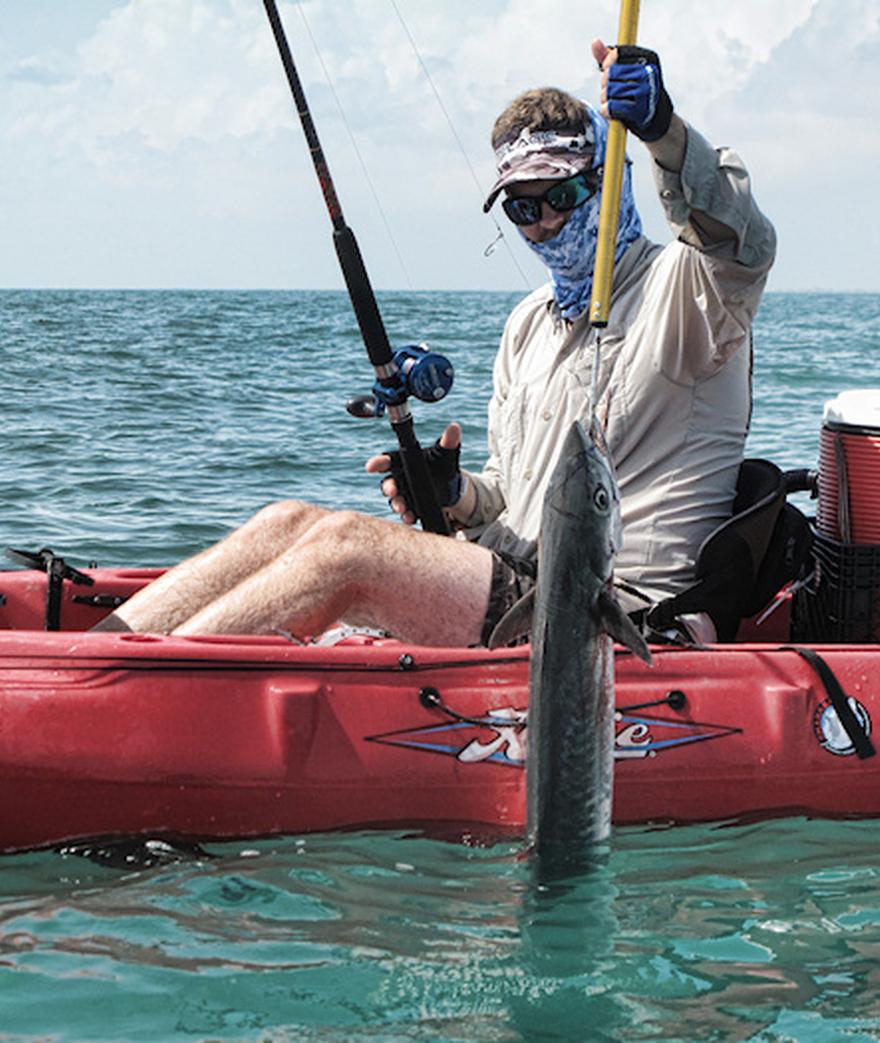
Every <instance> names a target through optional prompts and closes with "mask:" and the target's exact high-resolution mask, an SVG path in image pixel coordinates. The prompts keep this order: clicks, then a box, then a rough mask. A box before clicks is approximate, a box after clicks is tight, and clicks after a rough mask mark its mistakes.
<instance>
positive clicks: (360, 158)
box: [296, 0, 415, 292]
mask: <svg viewBox="0 0 880 1043" xmlns="http://www.w3.org/2000/svg"><path fill="white" fill-rule="evenodd" d="M296 7H297V10H298V11H299V13H300V17H301V18H302V20H303V24H304V25H305V27H306V32H307V33H308V36H309V39H310V40H311V41H312V47H313V48H314V51H315V54H316V55H317V56H318V62H319V63H320V65H321V68H322V69H323V71H324V78H325V79H326V81H327V86H328V87H329V88H330V93H331V94H332V95H333V100H334V101H335V102H336V107H337V109H339V115H340V117H341V118H342V123H343V126H344V127H345V129H346V131H347V133H348V137H349V140H350V141H351V145H352V148H353V149H354V152H355V155H356V156H357V158H358V162H359V163H360V165H361V171H362V172H363V175H364V180H365V181H366V182H367V186H368V187H369V189H370V192H371V193H372V196H373V202H374V203H375V204H376V209H377V210H378V211H379V216H380V217H381V218H382V224H383V225H384V226H385V232H386V234H387V235H388V239H389V240H390V242H391V247H392V249H393V250H394V254H395V256H396V257H397V263H398V264H399V265H400V268H401V271H402V272H403V277H404V279H405V280H406V284H407V287H408V288H409V290H410V291H411V292H415V286H414V285H413V281H412V279H411V278H410V275H409V270H408V269H407V267H406V264H405V263H404V260H403V256H402V255H401V253H400V250H399V249H398V246H397V240H396V239H395V238H394V233H393V232H392V231H391V225H390V223H389V221H388V218H387V217H386V215H385V211H384V210H383V209H382V203H381V202H380V201H379V195H378V193H377V192H376V188H375V186H374V185H373V181H372V179H371V178H370V172H369V170H367V164H366V163H365V162H364V157H363V156H362V155H361V151H360V149H359V148H358V144H357V141H356V140H355V136H354V132H353V131H352V129H351V126H350V125H349V122H348V120H347V119H346V117H345V109H344V108H343V107H342V102H341V101H340V100H339V95H338V94H337V93H336V87H335V86H334V84H333V78H332V76H331V75H330V70H329V69H328V68H327V66H326V65H325V63H324V57H323V55H322V54H321V49H320V47H318V42H317V40H316V39H315V35H314V33H313V32H312V28H311V26H310V25H309V20H308V18H306V12H305V8H304V7H303V5H302V3H301V2H300V0H296Z"/></svg>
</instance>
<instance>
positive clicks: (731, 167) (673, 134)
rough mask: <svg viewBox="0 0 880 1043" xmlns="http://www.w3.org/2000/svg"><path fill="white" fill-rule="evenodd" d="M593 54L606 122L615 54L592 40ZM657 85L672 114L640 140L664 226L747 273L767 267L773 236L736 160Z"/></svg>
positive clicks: (741, 166)
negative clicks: (691, 122) (651, 170)
mask: <svg viewBox="0 0 880 1043" xmlns="http://www.w3.org/2000/svg"><path fill="white" fill-rule="evenodd" d="M592 49H593V56H594V57H595V58H596V60H597V62H598V63H599V65H600V66H601V67H602V69H603V74H602V94H601V112H602V114H603V115H604V116H606V117H607V116H608V115H609V109H608V94H609V87H608V81H609V72H608V70H609V69H610V68H611V67H612V66H613V65H615V64H616V62H617V58H618V52H617V48H609V47H607V46H606V45H605V44H604V43H603V42H602V41H601V40H594V41H593V48H592ZM654 57H655V58H656V56H654ZM658 69H659V62H658ZM660 86H661V90H662V93H663V96H664V98H665V99H666V102H667V103H668V105H669V108H668V110H667V113H671V116H670V118H669V124H668V127H667V128H666V129H665V132H664V133H662V134H661V135H660V136H659V137H657V138H655V139H654V138H651V137H650V135H649V136H648V138H647V139H645V138H643V141H644V145H645V147H646V148H647V150H648V152H649V153H650V155H651V157H652V159H653V160H654V163H655V167H654V176H655V181H656V182H657V188H658V191H659V194H660V201H661V203H662V205H663V208H664V210H665V211H666V218H667V220H668V221H669V224H670V225H671V226H672V228H673V230H674V231H675V233H676V235H677V236H678V238H679V239H681V240H682V241H683V242H685V243H687V244H688V245H690V246H694V247H696V248H697V249H699V250H701V251H703V252H705V253H711V254H712V255H713V256H718V257H721V258H724V257H727V258H730V259H732V260H735V261H737V262H739V263H740V264H744V265H745V266H747V267H750V268H761V269H766V268H769V266H770V264H771V262H772V260H773V256H774V253H775V245H776V240H775V234H774V232H773V227H772V225H771V224H770V222H769V221H768V220H767V219H766V218H765V217H764V215H763V214H762V213H761V212H760V210H759V209H758V207H757V206H756V205H755V202H754V200H753V198H752V195H751V191H750V188H749V178H748V173H747V171H746V169H745V167H744V166H743V164H742V162H741V160H740V159H739V157H738V156H737V155H736V153H735V152H733V151H731V150H730V149H718V150H715V149H712V147H711V146H710V145H709V143H708V142H707V141H705V139H704V138H703V137H702V136H701V135H699V134H697V133H696V131H694V130H693V128H690V127H688V125H687V124H686V123H685V121H684V120H683V119H682V118H681V117H680V116H679V115H678V114H677V113H675V112H672V111H671V102H669V98H668V95H666V93H665V89H662V77H661V80H660ZM612 107H615V106H614V103H613V101H612ZM635 133H638V131H635Z"/></svg>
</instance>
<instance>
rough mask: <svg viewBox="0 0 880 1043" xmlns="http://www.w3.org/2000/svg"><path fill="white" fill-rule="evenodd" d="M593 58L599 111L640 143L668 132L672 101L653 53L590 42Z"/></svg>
mask: <svg viewBox="0 0 880 1043" xmlns="http://www.w3.org/2000/svg"><path fill="white" fill-rule="evenodd" d="M592 50H593V57H594V58H595V59H596V61H597V62H598V63H599V67H600V68H601V69H602V70H603V73H602V96H601V108H600V111H601V113H602V115H603V116H605V117H606V118H608V119H615V120H620V122H621V123H622V124H623V125H624V126H625V127H626V129H627V130H629V131H631V132H632V133H633V134H635V136H636V137H637V138H641V140H642V141H646V142H651V141H658V140H659V139H660V138H662V137H663V136H664V135H665V134H666V132H667V131H668V130H669V124H670V121H671V120H672V100H671V99H670V97H669V95H668V94H667V93H666V88H665V87H664V86H663V72H662V70H661V68H660V59H659V57H658V56H657V53H656V51H649V50H648V49H647V48H645V47H629V46H619V47H612V48H608V47H606V46H605V44H604V43H603V42H602V41H601V40H594V41H593V48H592Z"/></svg>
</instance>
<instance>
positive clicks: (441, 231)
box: [0, 0, 880, 291]
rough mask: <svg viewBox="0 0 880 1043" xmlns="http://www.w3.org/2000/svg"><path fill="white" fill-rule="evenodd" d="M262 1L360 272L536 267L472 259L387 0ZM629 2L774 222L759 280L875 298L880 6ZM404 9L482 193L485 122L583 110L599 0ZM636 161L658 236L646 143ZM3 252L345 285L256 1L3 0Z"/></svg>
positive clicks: (474, 274) (16, 277)
mask: <svg viewBox="0 0 880 1043" xmlns="http://www.w3.org/2000/svg"><path fill="white" fill-rule="evenodd" d="M279 6H280V8H281V12H282V17H283V19H284V21H285V24H286V26H287V28H288V34H289V37H290V40H291V44H292V46H293V49H294V53H295V55H296V57H297V60H298V63H299V65H300V73H301V76H302V78H303V81H304V84H305V86H306V90H307V92H308V94H309V97H310V101H311V104H312V107H313V111H314V115H315V119H316V122H317V125H318V130H319V133H320V135H321V139H322V143H323V145H324V149H325V152H326V153H327V156H328V159H329V162H330V165H331V169H332V171H333V175H334V178H335V180H336V183H337V187H338V190H339V193H340V196H341V198H342V203H343V207H344V210H345V213H346V217H347V219H348V221H349V223H350V224H351V225H352V227H353V228H354V229H355V232H356V233H357V236H358V239H359V241H360V244H361V249H362V251H363V253H364V255H365V258H366V261H367V265H368V268H369V271H370V273H371V276H372V278H373V281H374V283H375V284H376V285H377V286H378V287H388V288H391V287H394V288H398V287H400V288H409V287H414V288H417V289H421V288H426V289H431V288H453V289H513V290H516V289H524V288H525V287H526V285H532V286H534V285H537V284H538V283H540V282H541V281H543V276H542V272H541V269H540V267H539V266H538V265H537V264H536V263H535V262H534V260H533V258H532V257H531V255H530V254H529V253H528V252H527V251H526V250H525V248H523V247H522V246H521V245H520V244H519V243H518V242H517V238H516V235H515V234H507V236H506V242H507V243H508V244H509V248H507V247H505V246H501V247H500V248H498V249H496V250H495V251H494V252H492V253H491V254H490V255H489V256H485V250H486V247H487V245H488V244H489V243H490V242H492V240H493V239H495V237H496V235H497V230H496V225H495V222H494V221H493V220H492V219H491V218H488V217H485V216H484V215H483V214H482V212H481V206H480V204H481V189H480V188H478V186H477V184H476V183H475V181H474V177H473V176H472V173H471V169H469V167H468V163H467V162H466V161H465V159H464V158H463V157H462V155H461V152H460V151H459V148H458V145H457V143H456V140H455V137H454V135H453V132H452V131H451V130H450V128H449V125H448V123H447V120H446V117H445V115H444V113H443V111H442V110H441V108H440V106H439V105H438V103H437V101H436V100H435V98H434V95H433V93H432V91H431V89H430V86H429V84H428V83H427V81H426V78H425V76H424V73H423V71H422V69H421V68H420V65H419V62H418V60H417V58H416V55H415V54H414V52H413V49H412V47H411V45H410V42H409V40H408V38H407V34H406V31H405V29H404V27H403V25H402V24H401V21H400V19H399V18H398V15H397V13H396V10H395V5H394V3H393V2H392V0H334V2H332V3H331V2H329V0H302V3H301V5H297V4H295V3H293V2H288V0H282V2H281V3H280V5H279ZM641 6H642V17H641V24H640V33H639V36H640V40H641V41H642V42H643V43H645V44H646V45H648V46H652V47H654V48H655V49H656V50H658V51H659V52H660V55H661V57H662V59H663V65H664V71H665V76H666V81H667V85H668V87H669V90H670V93H671V95H672V97H673V101H674V102H675V105H676V108H677V109H678V110H679V111H680V112H681V114H682V115H683V116H684V117H685V119H687V120H689V121H690V122H692V123H693V124H694V126H696V127H697V128H698V129H700V130H701V131H702V132H703V133H704V134H705V135H706V136H707V137H708V138H709V139H710V140H712V141H713V142H714V143H715V144H719V145H720V144H725V145H732V146H733V147H735V148H736V149H737V150H738V151H739V152H740V154H741V155H742V156H743V158H744V159H745V161H746V163H747V165H748V167H749V169H750V171H751V174H752V180H753V185H754V188H755V192H756V195H757V197H758V199H759V201H760V203H761V205H762V207H763V209H764V210H765V211H766V212H767V213H768V214H769V216H770V217H771V218H772V219H773V221H774V222H775V224H776V226H777V229H778V232H779V240H780V250H779V259H778V262H777V265H776V269H775V271H774V273H773V276H772V278H771V283H770V287H771V289H778V290H811V289H831V290H847V289H855V290H872V291H880V270H878V265H877V263H876V261H875V256H876V254H877V252H878V249H880V213H878V206H877V191H876V187H875V181H876V178H877V172H878V170H880V134H878V132H877V126H878V116H877V113H878V112H880V2H878V0H769V2H768V0H736V3H731V2H730V0H643V3H642V5H641ZM396 8H397V10H398V11H399V12H400V14H401V15H402V16H403V19H404V20H405V23H406V26H407V27H408V29H409V32H410V33H411V34H412V36H413V37H414V39H415V41H416V43H417V45H418V47H419V50H420V52H421V55H422V57H423V59H424V61H425V63H426V65H427V67H428V69H429V71H430V74H431V78H432V80H433V82H434V84H435V85H436V88H437V90H438V91H439V94H440V97H441V100H442V103H443V106H444V108H445V109H446V111H447V112H448V113H449V115H450V116H451V118H452V121H453V123H454V126H455V134H456V135H457V136H458V138H459V139H460V140H461V142H462V143H463V145H464V149H465V152H466V153H467V156H468V159H469V162H470V164H471V167H472V169H473V174H474V175H475V176H476V180H477V181H478V182H479V184H480V185H481V186H483V187H485V186H487V185H488V184H490V183H491V181H492V158H491V154H490V152H489V149H488V145H487V138H488V131H489V128H490V127H491V124H492V121H493V120H494V117H495V116H496V115H497V113H498V111H500V109H502V108H503V107H504V105H505V104H506V103H507V102H508V101H509V100H510V99H511V98H512V97H513V96H514V95H515V94H516V93H518V92H519V91H520V90H522V89H524V88H525V87H529V86H534V85H537V84H544V83H553V84H555V85H558V86H561V87H565V88H566V89H569V90H572V91H573V92H576V93H579V94H580V96H582V97H584V98H586V99H588V100H595V99H596V97H597V94H598V83H599V77H598V73H597V72H596V70H595V69H594V68H593V66H592V60H591V59H590V57H589V45H590V41H591V39H592V38H593V37H594V36H601V37H604V38H606V39H609V40H610V39H613V37H614V34H615V31H616V25H617V5H616V4H614V3H608V2H605V0H597V2H594V3H591V4H589V5H587V4H584V5H571V4H570V3H567V2H565V0H479V2H473V0H396ZM303 15H305V21H304V18H303ZM306 22H307V24H308V27H309V29H310V31H311V34H312V35H313V36H314V39H315V41H316V42H317V44H318V47H319V49H320V54H321V57H322V59H323V62H324V64H325V65H326V68H327V70H328V71H329V73H330V76H331V78H332V81H333V85H334V87H335V91H336V94H337V96H338V98H339V101H340V102H341V104H342V108H343V111H344V114H345V122H343V119H342V117H341V116H340V111H339V108H338V107H337V105H336V101H335V100H334V97H333V93H332V92H331V90H330V89H329V88H328V86H327V82H326V80H325V77H324V72H323V70H322V67H321V65H320V64H319V61H318V59H317V57H316V53H315V49H314V47H313V45H312V40H311V38H310V35H309V32H308V31H307V29H306V27H305V26H306ZM346 124H347V126H346ZM349 129H350V131H351V134H352V135H353V137H354V141H355V144H356V147H355V145H353V144H352V141H351V138H350V136H349ZM358 153H359V154H360V156H361V157H362V160H363V163H364V165H365V167H366V171H367V175H366V176H365V174H364V171H363V169H362V167H361V164H360V161H359V159H358ZM630 154H631V155H632V157H633V159H634V161H635V164H636V166H635V171H636V177H635V180H636V193H637V199H638V202H639V206H640V209H641V211H642V214H643V218H644V221H645V225H646V230H647V231H648V233H649V234H650V235H651V236H652V237H653V238H656V239H658V240H661V241H665V240H666V239H667V238H668V231H667V229H666V226H665V224H664V222H663V219H662V216H661V214H660V210H659V206H658V205H657V203H656V200H655V199H654V192H653V184H652V181H651V179H650V176H649V174H648V164H647V161H646V157H645V156H644V155H643V149H642V146H641V145H640V144H639V143H638V142H634V141H633V142H631V143H630ZM369 182H372V184H373V187H374V189H375V193H376V195H377V196H378V199H379V203H380V205H381V211H380V209H379V207H378V206H377V203H376V200H375V198H374V196H373V193H372V191H371V189H370V187H369ZM383 213H384V218H383V216H382V214H383ZM499 222H501V223H502V227H504V225H505V224H506V222H505V221H504V218H503V216H499ZM386 225H387V227H386ZM389 229H390V235H389ZM504 230H505V232H507V233H510V229H509V228H506V227H505V228H504ZM0 242H2V244H3V249H2V250H0V286H7V287H13V286H33V287H39V286H65V287H179V286H181V287H190V286H191V287H246V288H250V287H268V288H275V287H281V288H284V287H304V288H311V287H339V286H340V285H341V279H340V276H339V274H338V271H337V268H336V261H335V255H334V253H333V249H332V245H331V241H330V234H329V224H328V220H327V216H326V212H325V210H324V207H323V203H322V201H321V197H320V194H319V190H318V188H317V185H316V182H315V178H314V174H313V171H312V168H311V164H310V161H309V158H308V155H307V152H306V149H305V145H304V141H303V139H302V134H301V131H300V129H299V126H298V124H297V122H296V120H295V114H294V113H293V111H292V107H291V102H290V98H289V95H288V93H287V86H286V82H285V81H284V78H283V73H282V70H281V66H280V63H279V61H278V58H277V55H276V53H275V51H274V43H273V41H272V39H271V34H270V31H269V28H268V24H267V22H266V18H265V14H264V11H263V6H262V3H261V2H260V0H73V2H71V0H28V2H23V0H0Z"/></svg>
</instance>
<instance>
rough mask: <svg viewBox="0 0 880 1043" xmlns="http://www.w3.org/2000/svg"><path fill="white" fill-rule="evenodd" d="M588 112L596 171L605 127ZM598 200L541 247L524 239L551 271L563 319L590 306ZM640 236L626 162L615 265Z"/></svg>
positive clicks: (580, 209) (601, 156)
mask: <svg viewBox="0 0 880 1043" xmlns="http://www.w3.org/2000/svg"><path fill="white" fill-rule="evenodd" d="M587 111H588V112H589V114H590V121H591V122H592V124H593V133H594V140H595V142H596V152H595V156H594V159H593V166H594V167H595V168H598V167H600V166H601V165H602V164H603V163H604V161H605V145H606V142H607V140H608V124H607V122H606V121H605V120H604V119H603V118H602V116H600V115H599V113H597V112H595V111H594V110H593V109H592V108H591V107H590V106H589V105H588V106H587ZM600 199H601V194H600V195H597V196H594V197H593V198H592V199H589V200H587V202H586V203H584V204H583V205H582V206H579V207H578V208H577V209H575V210H573V211H572V213H571V216H570V217H569V219H568V220H567V221H566V222H565V224H564V225H563V226H562V228H561V229H560V231H559V234H558V235H555V236H554V237H553V238H552V239H548V240H547V241H546V242H544V243H533V242H532V241H531V240H529V239H526V237H525V236H524V235H523V240H524V241H525V242H526V244H527V245H528V247H529V249H531V250H533V251H534V252H535V253H536V254H537V255H538V257H540V258H541V261H542V262H543V263H544V264H545V265H546V266H547V268H549V269H550V279H551V282H552V285H553V295H554V297H555V298H556V303H557V305H558V306H559V310H560V312H561V314H562V317H563V318H565V319H576V318H577V317H578V316H579V315H582V314H583V313H584V312H585V311H587V309H588V308H589V306H590V299H591V297H592V294H593V267H594V265H595V263H596V243H597V241H598V236H599V204H600ZM641 234H642V222H641V219H640V218H639V214H638V211H637V210H636V204H635V199H634V198H633V192H632V175H631V171H630V163H629V160H627V163H626V166H625V168H624V173H623V184H622V186H621V194H620V220H619V221H618V224H617V248H616V250H615V252H614V261H615V263H616V262H617V261H619V260H620V258H621V257H622V256H623V255H624V253H625V252H626V250H627V248H628V247H629V246H630V245H631V244H632V243H633V242H634V241H635V240H636V239H638V237H639V236H640V235H641ZM520 235H522V231H520Z"/></svg>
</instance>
